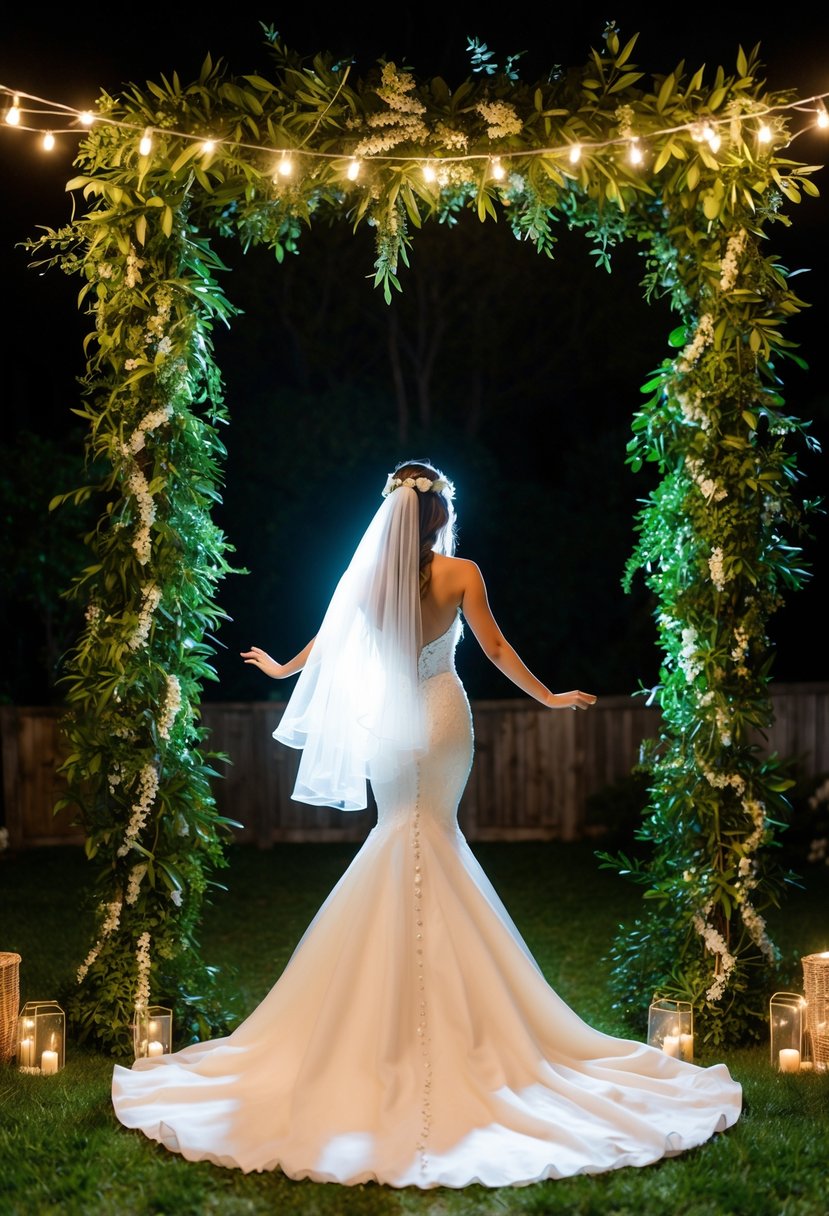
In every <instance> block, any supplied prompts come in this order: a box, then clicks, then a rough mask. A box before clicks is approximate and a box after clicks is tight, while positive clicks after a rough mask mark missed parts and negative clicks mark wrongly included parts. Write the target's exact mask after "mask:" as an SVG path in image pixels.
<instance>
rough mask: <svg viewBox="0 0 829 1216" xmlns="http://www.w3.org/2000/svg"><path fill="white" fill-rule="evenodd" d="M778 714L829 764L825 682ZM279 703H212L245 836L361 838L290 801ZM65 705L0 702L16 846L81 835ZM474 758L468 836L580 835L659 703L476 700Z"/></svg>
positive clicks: (780, 745) (787, 754)
mask: <svg viewBox="0 0 829 1216" xmlns="http://www.w3.org/2000/svg"><path fill="white" fill-rule="evenodd" d="M771 695H772V704H773V709H774V722H773V724H772V726H771V727H770V729H769V730H768V731H767V732H765V735H764V736H759V737H758V742H759V743H760V745H761V747H762V748H763V750H764V751H767V752H776V753H777V754H778V755H780V756H781V757H783V758H786V759H796V760H797V761H798V764H799V770H800V772H801V774H803V775H807V776H815V777H818V776H821V775H825V774H826V773H827V772H829V684H823V683H821V684H787V685H777V686H773V687H772V689H771ZM283 709H284V703H283V702H276V701H266V702H258V701H257V702H206V703H204V704H203V705H202V707H201V710H202V722H203V724H204V726H206V727H207V729H208V731H209V739H208V743H207V747H208V748H209V750H211V751H216V752H221V753H225V754H226V755H227V757H228V758H229V761H230V763H228V764H222V763H220V764H219V765H218V767H219V769H220V771H221V772H222V774H223V776H222V777H221V779H219V780H217V781H215V782H214V785H213V792H214V796H215V799H216V804H217V808H218V810H219V812H220V814H222V815H226V816H228V818H230V819H234V820H237V821H238V822H240V823H241V824H242V827H241V828H240V829H238V831H236V832H235V835H236V838H237V839H238V840H239V841H244V842H250V843H255V844H257V845H259V846H260V847H262V848H267V847H269V846H271V845H273V844H276V843H278V842H280V841H313V840H319V841H349V842H350V841H353V842H358V841H361V840H363V839H364V838H365V836H366V835H367V833H368V832H369V831H370V829H371V827H372V825H373V823H374V822H375V817H376V807H375V805H374V802H373V799H372V798H371V793H370V790H369V806H368V808H367V809H366V810H365V811H357V812H350V813H348V814H343V813H342V812H340V811H335V810H333V809H332V808H329V807H319V808H316V807H306V806H304V805H302V804H300V803H297V802H294V801H293V800H292V799H291V790H292V789H293V784H294V778H295V775H296V769H297V764H298V761H299V753H298V752H295V751H293V750H292V749H291V748H287V747H283V746H282V745H281V744H278V743H277V742H276V741H275V740H274V739H273V737H272V735H273V731H274V729H275V728H276V725H277V723H278V722H279V719H280V716H281V714H282V710H283ZM62 712H63V711H62V710H61V708H60V707H42V706H34V707H29V706H22V707H21V706H8V705H7V706H0V732H1V733H2V752H1V753H0V754H2V765H3V781H2V791H3V808H2V816H0V822H3V821H4V822H5V826H6V828H7V829H8V832H9V844H10V846H11V847H12V848H16V849H20V848H26V847H30V846H36V845H47V844H58V843H80V842H81V841H82V839H83V838H82V834H81V832H80V831H79V830H78V829H77V828H75V827H73V826H72V817H73V816H72V810H71V808H70V809H66V810H64V811H62V812H61V813H60V814H59V815H57V816H55V815H54V814H53V807H54V805H55V802H56V801H57V799H58V798H59V797H61V796H62V795H63V793H64V788H63V782H62V779H61V777H60V775H59V774H58V772H57V769H58V766H59V764H60V762H61V758H62V756H63V755H64V754H65V752H64V742H63V740H62V737H61V735H60V731H59V729H58V722H59V718H60V716H61V714H62ZM472 716H473V725H474V731H475V762H474V764H473V766H472V773H471V775H470V779H469V783H468V785H467V788H466V790H465V791H464V794H463V797H462V799H461V804H460V807H459V815H458V817H459V821H460V825H461V828H462V830H463V831H464V833H465V834H466V836H467V838H468V839H469V840H534V839H547V840H549V839H561V840H573V839H578V838H579V836H580V835H582V834H583V833H584V831H585V828H586V824H585V812H586V801H587V798H588V796H589V795H590V794H593V793H596V792H598V791H600V790H601V789H603V788H605V787H606V786H608V785H610V784H612V783H613V782H614V781H616V780H618V779H620V778H621V777H624V776H626V775H627V774H628V773H630V771H631V769H632V768H633V767H634V765H635V764H636V762H637V760H638V756H639V748H640V745H641V742H642V740H643V739H645V738H648V737H649V736H651V735H654V734H655V733H656V731H657V730H658V726H659V714H658V710H656V709H653V708H648V707H647V706H646V705H644V703H643V702H642V700H641V698H639V697H635V698H634V697H600V698H599V701H598V703H597V704H596V706H595V707H594V708H593V709H591V710H590V712H589V713H578V714H572V713H564V712H559V711H550V710H545V709H542V708H541V707H540V706H537V705H536V704H535V703H534V702H528V701H527V700H526V699H521V700H508V701H474V702H473V703H472Z"/></svg>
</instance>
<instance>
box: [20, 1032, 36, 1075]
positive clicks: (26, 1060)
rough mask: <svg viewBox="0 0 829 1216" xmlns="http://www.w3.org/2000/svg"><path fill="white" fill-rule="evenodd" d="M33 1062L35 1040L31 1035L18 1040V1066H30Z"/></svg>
mask: <svg viewBox="0 0 829 1216" xmlns="http://www.w3.org/2000/svg"><path fill="white" fill-rule="evenodd" d="M34 1062H35V1041H34V1039H33V1038H31V1037H27V1038H25V1039H21V1040H20V1067H21V1068H32V1067H33V1065H34Z"/></svg>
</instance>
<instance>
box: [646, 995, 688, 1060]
mask: <svg viewBox="0 0 829 1216" xmlns="http://www.w3.org/2000/svg"><path fill="white" fill-rule="evenodd" d="M648 1043H649V1044H650V1045H651V1047H658V1048H659V1050H660V1051H664V1052H665V1054H666V1055H669V1056H676V1058H677V1059H678V1060H685V1061H686V1063H688V1064H691V1063H692V1062H693V1059H694V1007H693V1005H692V1004H691V1002H690V1001H671V1000H667V999H660V998H657V997H654V1000H653V1002H652V1003H651V1005H650V1008H649V1009H648Z"/></svg>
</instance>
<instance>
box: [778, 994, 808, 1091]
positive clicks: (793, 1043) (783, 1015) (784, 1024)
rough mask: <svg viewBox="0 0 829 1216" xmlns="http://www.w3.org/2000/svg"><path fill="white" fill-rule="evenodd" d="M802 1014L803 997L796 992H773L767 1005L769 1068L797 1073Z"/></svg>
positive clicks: (799, 1059)
mask: <svg viewBox="0 0 829 1216" xmlns="http://www.w3.org/2000/svg"><path fill="white" fill-rule="evenodd" d="M805 1010H806V1000H805V997H803V996H801V995H800V993H798V992H775V994H774V996H773V997H772V998H771V1000H770V1001H769V1046H770V1050H771V1066H772V1068H776V1069H777V1070H778V1072H800V1065H801V1061H802V1058H803V1018H804V1013H805Z"/></svg>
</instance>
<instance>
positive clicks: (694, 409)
mask: <svg viewBox="0 0 829 1216" xmlns="http://www.w3.org/2000/svg"><path fill="white" fill-rule="evenodd" d="M675 396H676V400H677V403H678V404H679V408H680V410H681V411H682V417H683V418H684V419H685V421H686V422H688V423H691V424H692V425H693V426H698V427H699V428H700V430H702V431H707V430H708V428H709V427H710V426H711V419H710V418H709V417H708V415H707V414H706V412H705V409H704V406H703V402H704V400H705V396H704V394H703V393H701V392H699V390H694V391H692V392H691V393H676V394H675Z"/></svg>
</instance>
